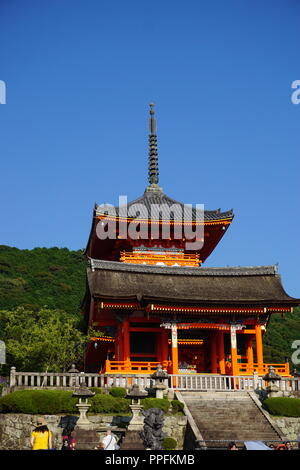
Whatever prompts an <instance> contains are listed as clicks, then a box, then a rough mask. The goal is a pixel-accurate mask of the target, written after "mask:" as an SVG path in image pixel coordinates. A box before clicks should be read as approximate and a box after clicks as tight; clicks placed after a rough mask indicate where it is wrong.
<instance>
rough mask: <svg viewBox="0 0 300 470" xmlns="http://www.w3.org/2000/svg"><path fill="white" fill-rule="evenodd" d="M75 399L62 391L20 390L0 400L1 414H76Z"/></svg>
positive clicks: (70, 394) (70, 393)
mask: <svg viewBox="0 0 300 470" xmlns="http://www.w3.org/2000/svg"><path fill="white" fill-rule="evenodd" d="M76 403H77V399H76V398H75V397H72V392H66V391H63V390H61V391H60V390H20V391H17V392H13V393H9V394H8V395H5V396H4V397H2V398H0V412H1V413H27V414H57V413H74V412H75V413H77V408H76V406H75V404H76Z"/></svg>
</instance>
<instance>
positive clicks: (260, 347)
mask: <svg viewBox="0 0 300 470" xmlns="http://www.w3.org/2000/svg"><path fill="white" fill-rule="evenodd" d="M255 340H256V355H257V367H258V373H259V374H263V373H264V370H263V367H264V356H263V345H262V334H261V326H260V325H259V324H257V325H255Z"/></svg>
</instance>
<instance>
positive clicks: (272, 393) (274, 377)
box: [263, 366, 282, 397]
mask: <svg viewBox="0 0 300 470" xmlns="http://www.w3.org/2000/svg"><path fill="white" fill-rule="evenodd" d="M263 380H265V381H266V382H267V384H268V385H267V387H266V392H267V394H268V397H279V396H281V395H282V392H281V391H280V388H279V381H280V380H281V375H279V374H276V373H275V371H274V367H273V366H270V367H269V370H268V373H267V374H266V375H264V376H263Z"/></svg>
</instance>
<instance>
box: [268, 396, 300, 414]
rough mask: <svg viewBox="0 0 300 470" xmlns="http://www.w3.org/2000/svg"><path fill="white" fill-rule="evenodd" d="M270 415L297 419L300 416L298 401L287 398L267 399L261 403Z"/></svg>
mask: <svg viewBox="0 0 300 470" xmlns="http://www.w3.org/2000/svg"><path fill="white" fill-rule="evenodd" d="M263 406H264V408H265V409H266V410H267V411H269V413H270V414H272V415H276V416H287V417H294V418H297V417H299V416H300V399H299V398H289V397H273V398H267V399H266V400H265V401H264V403H263Z"/></svg>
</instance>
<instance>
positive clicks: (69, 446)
mask: <svg viewBox="0 0 300 470" xmlns="http://www.w3.org/2000/svg"><path fill="white" fill-rule="evenodd" d="M61 450H75V436H74V431H73V430H72V429H70V428H68V427H66V428H65V429H64V430H63V432H62V447H61Z"/></svg>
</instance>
